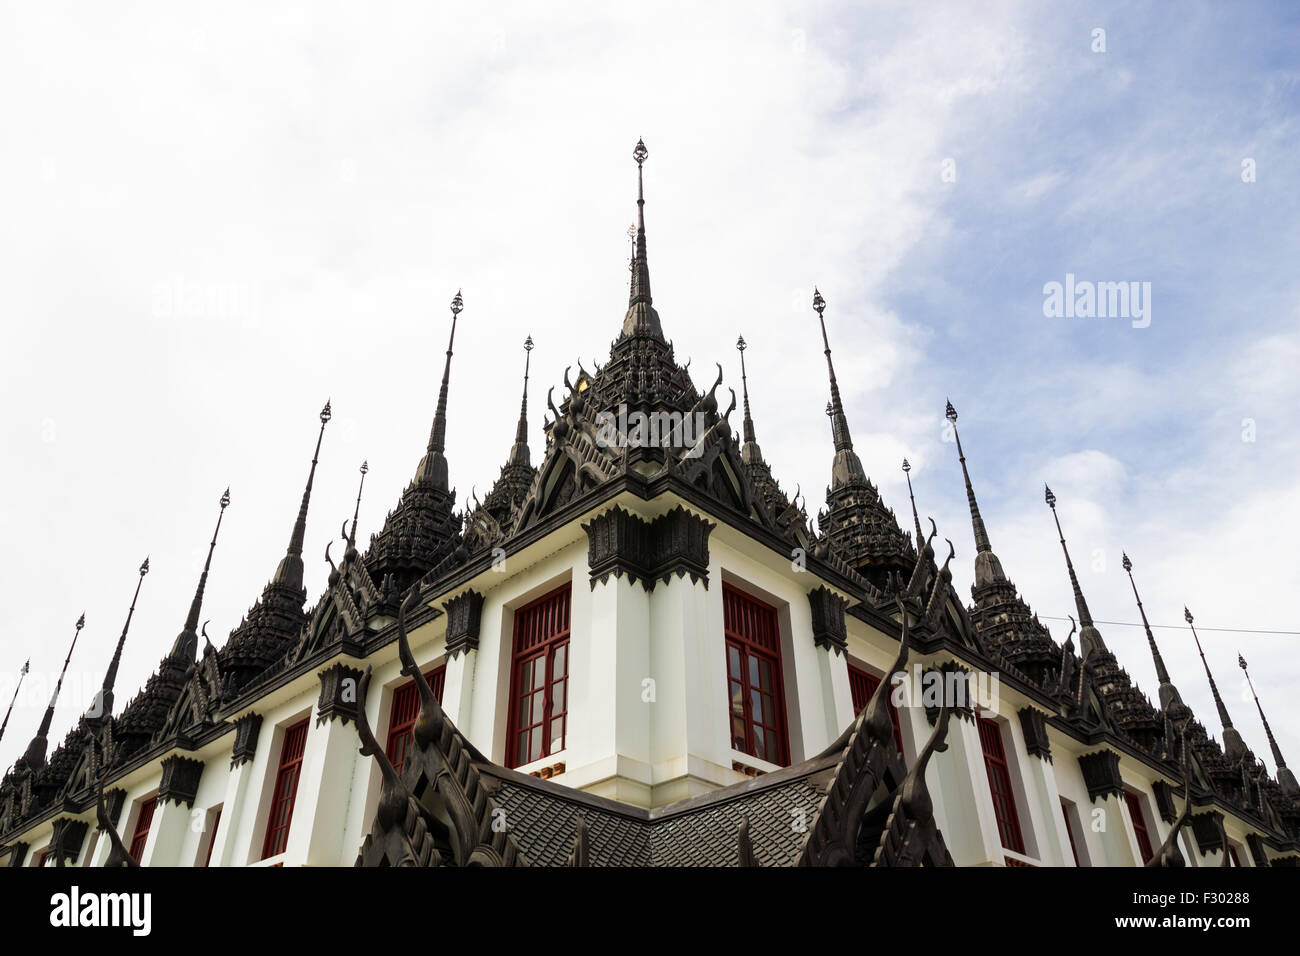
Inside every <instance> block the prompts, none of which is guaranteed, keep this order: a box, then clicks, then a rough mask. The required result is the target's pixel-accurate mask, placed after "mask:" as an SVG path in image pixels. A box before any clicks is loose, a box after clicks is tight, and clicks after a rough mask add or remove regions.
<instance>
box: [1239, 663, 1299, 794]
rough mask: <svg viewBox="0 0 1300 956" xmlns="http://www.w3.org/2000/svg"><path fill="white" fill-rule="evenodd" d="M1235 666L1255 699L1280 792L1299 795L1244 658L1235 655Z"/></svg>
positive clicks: (1293, 775)
mask: <svg viewBox="0 0 1300 956" xmlns="http://www.w3.org/2000/svg"><path fill="white" fill-rule="evenodd" d="M1237 665H1238V666H1239V667H1240V668H1241V670H1242V672H1243V673H1244V674H1245V675H1246V683H1247V684H1249V685H1250V694H1251V696H1252V697H1254V698H1255V707H1256V708H1257V709H1258V710H1259V719H1260V720H1262V721H1263V722H1264V733H1266V734H1268V745H1269V747H1270V749H1272V751H1273V762H1274V763H1276V764H1277V782H1278V783H1280V784H1281V785H1282V792H1283V793H1285V794H1287V795H1289V796H1293V797H1294V796H1297V795H1300V785H1298V784H1297V783H1296V778H1295V774H1293V773H1292V772H1291V770H1290V768H1288V767H1287V765H1286V761H1285V760H1283V759H1282V750H1281V748H1279V747H1278V745H1277V740H1276V739H1274V737H1273V728H1271V727H1270V726H1269V725H1268V718H1267V717H1265V716H1264V707H1263V705H1262V704H1260V702H1259V694H1257V693H1255V682H1254V681H1252V680H1251V679H1250V671H1248V670H1246V658H1244V657H1242V656H1241V652H1240V651H1239V652H1238V653H1237Z"/></svg>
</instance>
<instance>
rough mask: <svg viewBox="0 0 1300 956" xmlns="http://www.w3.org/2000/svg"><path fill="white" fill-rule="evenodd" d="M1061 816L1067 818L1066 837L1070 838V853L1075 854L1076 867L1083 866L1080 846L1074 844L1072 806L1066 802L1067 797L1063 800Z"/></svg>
mask: <svg viewBox="0 0 1300 956" xmlns="http://www.w3.org/2000/svg"><path fill="white" fill-rule="evenodd" d="M1061 816H1062V817H1064V818H1065V835H1066V836H1068V837H1069V838H1070V852H1071V853H1072V854H1074V865H1075V866H1083V864H1082V863H1080V862H1079V845H1078V844H1077V843H1075V842H1074V822H1073V821H1072V820H1071V819H1070V804H1069V803H1067V802H1066V800H1065V797H1062V798H1061Z"/></svg>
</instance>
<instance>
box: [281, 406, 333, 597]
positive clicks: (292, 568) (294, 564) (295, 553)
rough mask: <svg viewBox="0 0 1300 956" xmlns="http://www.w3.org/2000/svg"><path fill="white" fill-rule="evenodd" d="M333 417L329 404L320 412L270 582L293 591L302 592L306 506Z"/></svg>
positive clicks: (309, 500) (308, 502) (309, 499)
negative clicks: (303, 483)
mask: <svg viewBox="0 0 1300 956" xmlns="http://www.w3.org/2000/svg"><path fill="white" fill-rule="evenodd" d="M332 417H333V412H331V411H330V403H329V401H328V400H327V401H326V402H325V407H324V408H322V409H321V410H320V432H319V433H318V434H317V435H316V450H315V451H314V452H312V456H311V470H310V471H308V472H307V487H306V488H304V489H303V490H302V504H301V505H299V506H298V518H297V520H296V521H294V523H293V534H292V535H291V536H290V538H289V550H288V551H287V552H286V554H285V556H284V558H283V560H281V561H280V566H279V567H277V568H276V569H275V577H274V578H272V581H273V582H274V583H276V584H282V585H284V586H285V587H289V588H293V589H294V590H295V591H301V590H302V545H303V540H304V539H305V538H306V535H307V506H308V505H309V504H310V503H311V486H312V483H313V482H314V481H315V480H316V463H317V461H319V460H320V443H321V440H322V439H323V438H324V437H325V425H326V423H328V422H329V420H330V419H331V418H332Z"/></svg>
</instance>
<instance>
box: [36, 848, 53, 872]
mask: <svg viewBox="0 0 1300 956" xmlns="http://www.w3.org/2000/svg"><path fill="white" fill-rule="evenodd" d="M49 858H50V848H49V847H46V848H45V849H44V850H42V851H41V852H40V853H38V854H37V855H36V862H34V863H33V864H32V866H33V867H34V868H36V869H40V868H41V867H43V866H44V865H45V861H46V860H48V859H49Z"/></svg>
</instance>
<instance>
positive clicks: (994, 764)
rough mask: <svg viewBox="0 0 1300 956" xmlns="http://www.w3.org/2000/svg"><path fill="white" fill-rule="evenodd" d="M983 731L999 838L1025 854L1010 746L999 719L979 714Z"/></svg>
mask: <svg viewBox="0 0 1300 956" xmlns="http://www.w3.org/2000/svg"><path fill="white" fill-rule="evenodd" d="M975 721H976V723H977V724H978V726H979V732H980V749H982V750H983V751H984V770H985V772H986V773H987V774H988V778H989V794H990V795H991V796H992V797H993V815H994V817H995V818H996V819H997V822H998V836H999V837H1000V838H1001V840H1002V846H1003V847H1004V848H1006V849H1008V850H1014V851H1015V852H1016V853H1024V852H1025V836H1024V833H1023V832H1021V829H1020V816H1019V814H1018V813H1017V812H1016V794H1015V791H1014V790H1012V788H1011V768H1010V766H1009V765H1008V764H1007V752H1006V747H1005V746H1004V744H1003V742H1002V726H1001V724H999V723H998V721H996V720H992V719H991V718H988V717H984V716H982V715H978V714H977V715H976V718H975Z"/></svg>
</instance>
